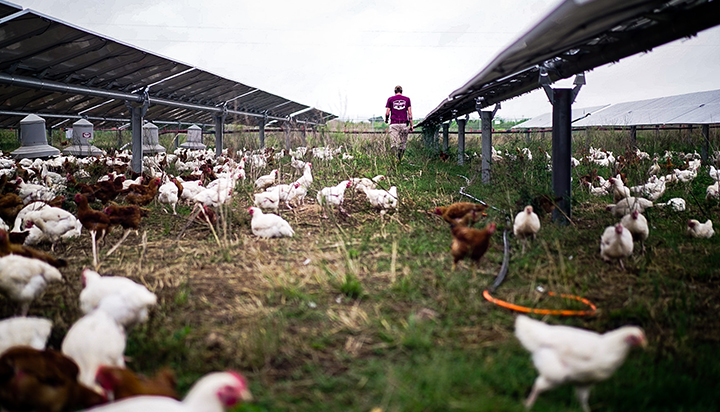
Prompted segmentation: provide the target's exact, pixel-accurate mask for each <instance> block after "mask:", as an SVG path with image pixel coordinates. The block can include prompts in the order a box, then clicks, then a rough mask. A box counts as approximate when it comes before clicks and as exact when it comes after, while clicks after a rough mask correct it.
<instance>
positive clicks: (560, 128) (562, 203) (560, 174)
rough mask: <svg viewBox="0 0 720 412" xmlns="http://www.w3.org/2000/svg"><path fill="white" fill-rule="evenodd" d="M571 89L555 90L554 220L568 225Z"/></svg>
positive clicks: (553, 132)
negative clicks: (555, 203) (555, 200)
mask: <svg viewBox="0 0 720 412" xmlns="http://www.w3.org/2000/svg"><path fill="white" fill-rule="evenodd" d="M572 99H573V93H572V90H571V89H554V90H553V123H552V125H553V131H552V168H553V169H552V182H553V192H554V194H555V198H556V199H560V200H559V201H558V203H557V205H556V207H555V210H554V211H553V221H554V222H555V223H558V224H561V225H566V224H568V223H569V221H568V219H570V217H571V214H570V199H571V186H570V177H571V173H570V156H571V155H572V133H571V131H572V128H571V125H570V123H571V113H570V109H571V107H572Z"/></svg>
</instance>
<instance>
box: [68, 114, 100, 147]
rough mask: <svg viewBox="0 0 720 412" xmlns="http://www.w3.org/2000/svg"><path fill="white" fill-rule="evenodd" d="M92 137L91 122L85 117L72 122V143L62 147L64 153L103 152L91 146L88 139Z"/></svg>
mask: <svg viewBox="0 0 720 412" xmlns="http://www.w3.org/2000/svg"><path fill="white" fill-rule="evenodd" d="M92 138H93V124H92V123H90V122H89V121H87V120H85V119H80V120H78V121H77V122H75V123H73V128H72V138H71V139H72V140H71V142H72V145H70V146H69V147H67V148H66V149H63V153H64V154H66V155H67V154H69V155H73V156H100V155H104V154H105V152H104V151H102V150H100V149H98V148H97V147H95V146H93V145H92V144H91V143H90V140H92Z"/></svg>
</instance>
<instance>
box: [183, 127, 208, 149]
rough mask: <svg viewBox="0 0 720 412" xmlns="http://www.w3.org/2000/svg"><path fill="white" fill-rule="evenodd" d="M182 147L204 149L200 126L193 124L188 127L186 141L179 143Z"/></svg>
mask: <svg viewBox="0 0 720 412" xmlns="http://www.w3.org/2000/svg"><path fill="white" fill-rule="evenodd" d="M180 147H181V148H183V149H199V150H205V148H206V147H207V146H205V145H204V144H203V142H202V129H201V128H200V126H198V125H196V124H194V125H192V126H190V127H188V131H187V142H185V143H183V144H181V145H180Z"/></svg>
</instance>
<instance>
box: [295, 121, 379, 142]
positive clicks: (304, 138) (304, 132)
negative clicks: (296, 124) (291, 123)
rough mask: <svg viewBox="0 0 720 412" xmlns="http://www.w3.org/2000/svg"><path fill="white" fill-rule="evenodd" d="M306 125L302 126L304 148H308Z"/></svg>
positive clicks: (301, 137) (301, 136)
mask: <svg viewBox="0 0 720 412" xmlns="http://www.w3.org/2000/svg"><path fill="white" fill-rule="evenodd" d="M305 127H306V126H305V125H304V124H303V125H302V134H301V135H300V139H301V140H302V145H303V147H307V130H305ZM373 130H375V129H374V128H373Z"/></svg>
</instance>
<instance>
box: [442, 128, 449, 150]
mask: <svg viewBox="0 0 720 412" xmlns="http://www.w3.org/2000/svg"><path fill="white" fill-rule="evenodd" d="M442 130H443V152H446V153H447V151H448V148H449V146H450V144H449V140H450V122H446V123H443V124H442Z"/></svg>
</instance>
